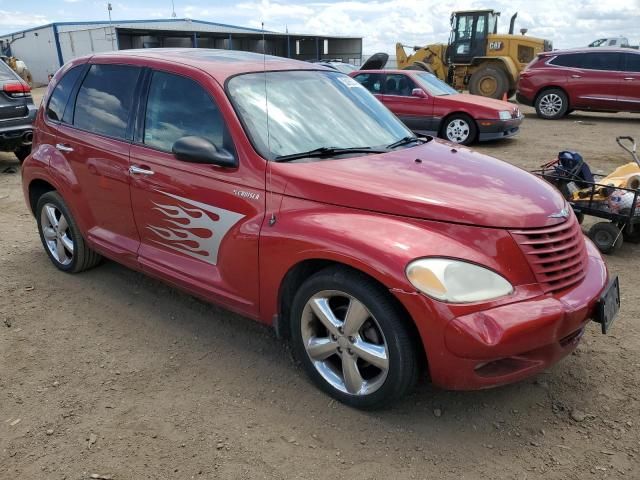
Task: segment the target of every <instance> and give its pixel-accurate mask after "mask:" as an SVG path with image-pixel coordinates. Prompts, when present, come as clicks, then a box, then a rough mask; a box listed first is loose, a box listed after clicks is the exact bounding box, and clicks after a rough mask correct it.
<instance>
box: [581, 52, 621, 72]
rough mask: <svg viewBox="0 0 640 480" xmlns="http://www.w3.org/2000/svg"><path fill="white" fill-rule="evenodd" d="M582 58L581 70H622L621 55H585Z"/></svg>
mask: <svg viewBox="0 0 640 480" xmlns="http://www.w3.org/2000/svg"><path fill="white" fill-rule="evenodd" d="M582 57H583V58H582V67H581V68H584V69H587V70H609V71H615V70H622V68H621V67H620V60H621V58H620V54H619V53H605V52H603V53H585V54H584V55H583V56H582Z"/></svg>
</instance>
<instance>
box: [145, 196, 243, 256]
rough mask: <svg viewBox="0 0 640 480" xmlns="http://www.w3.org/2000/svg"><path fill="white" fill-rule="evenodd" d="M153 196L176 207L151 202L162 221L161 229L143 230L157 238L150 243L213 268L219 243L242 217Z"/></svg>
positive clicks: (153, 227) (197, 204)
mask: <svg viewBox="0 0 640 480" xmlns="http://www.w3.org/2000/svg"><path fill="white" fill-rule="evenodd" d="M156 192H158V193H159V194H161V195H164V196H166V197H169V198H171V199H174V200H177V201H178V202H180V204H162V203H156V202H153V205H154V207H153V210H156V211H158V212H160V213H161V214H162V216H163V217H164V218H162V219H161V220H162V225H147V229H149V230H150V231H151V232H153V234H154V235H155V236H156V237H157V238H155V239H152V241H154V242H156V243H158V244H160V245H162V246H164V247H166V248H171V249H173V250H176V251H178V252H181V253H184V254H185V255H189V256H190V257H193V258H197V259H199V260H203V261H205V262H207V263H210V264H211V265H216V264H217V263H218V249H219V248H220V243H221V242H222V239H223V238H224V236H225V235H226V234H227V232H228V231H229V230H230V229H231V227H233V226H234V225H235V224H236V223H238V221H239V220H240V219H241V218H243V217H244V215H241V214H239V213H236V212H232V211H230V210H224V209H222V208H218V207H214V206H213V205H207V204H206V203H200V202H196V201H195V200H189V199H188V198H184V197H179V196H177V195H172V194H171V193H166V192H161V191H160V190H156ZM186 205H188V206H186ZM190 207H191V208H190Z"/></svg>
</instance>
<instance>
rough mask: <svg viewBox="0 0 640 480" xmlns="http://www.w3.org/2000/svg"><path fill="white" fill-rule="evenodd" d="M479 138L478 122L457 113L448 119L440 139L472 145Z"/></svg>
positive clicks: (444, 123) (443, 125)
mask: <svg viewBox="0 0 640 480" xmlns="http://www.w3.org/2000/svg"><path fill="white" fill-rule="evenodd" d="M477 136H478V127H477V126H476V121H475V120H474V119H473V118H471V117H470V116H469V115H465V114H464V113H455V114H453V115H451V116H450V117H447V118H446V119H445V121H444V122H443V124H442V128H441V129H440V137H441V138H444V139H445V140H449V141H450V142H453V143H459V144H461V145H470V144H472V143H473V142H474V141H475V140H476V137H477Z"/></svg>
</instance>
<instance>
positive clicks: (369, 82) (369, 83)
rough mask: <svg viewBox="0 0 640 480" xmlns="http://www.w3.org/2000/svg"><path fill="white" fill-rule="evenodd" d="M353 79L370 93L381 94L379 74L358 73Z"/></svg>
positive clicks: (381, 77) (381, 78)
mask: <svg viewBox="0 0 640 480" xmlns="http://www.w3.org/2000/svg"><path fill="white" fill-rule="evenodd" d="M353 78H354V80H355V81H356V82H358V83H359V84H360V85H362V86H363V87H364V88H366V89H367V90H369V91H370V92H371V93H373V94H376V95H379V94H382V80H383V75H382V74H381V73H360V74H358V75H356V76H355V77H353Z"/></svg>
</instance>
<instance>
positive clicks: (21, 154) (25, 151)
mask: <svg viewBox="0 0 640 480" xmlns="http://www.w3.org/2000/svg"><path fill="white" fill-rule="evenodd" d="M30 153H31V145H24V146H21V147H18V148H16V149H15V150H14V151H13V154H14V155H15V156H16V158H17V159H18V160H19V161H20V163H21V164H22V162H24V160H25V158H27V157H28V156H29V154H30Z"/></svg>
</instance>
